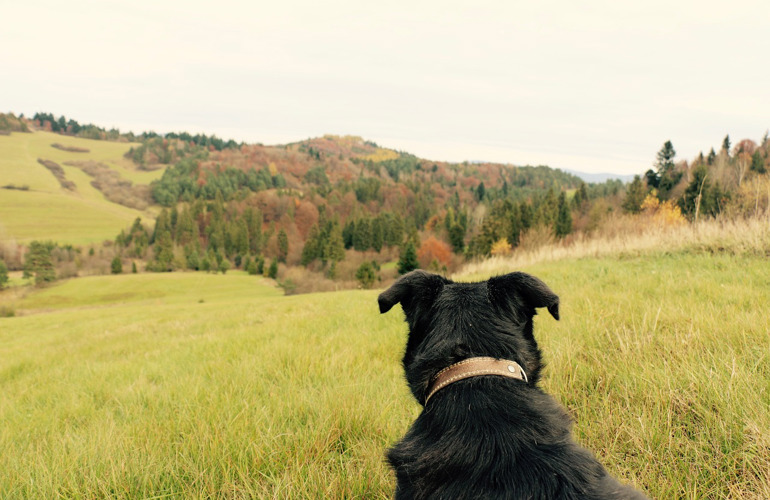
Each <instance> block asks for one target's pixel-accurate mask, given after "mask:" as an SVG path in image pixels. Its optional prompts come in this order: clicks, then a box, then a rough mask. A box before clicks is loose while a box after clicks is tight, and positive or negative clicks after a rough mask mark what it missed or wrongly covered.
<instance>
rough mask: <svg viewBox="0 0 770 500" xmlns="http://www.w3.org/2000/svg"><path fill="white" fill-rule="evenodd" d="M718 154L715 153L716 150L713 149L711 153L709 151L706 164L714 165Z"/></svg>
mask: <svg viewBox="0 0 770 500" xmlns="http://www.w3.org/2000/svg"><path fill="white" fill-rule="evenodd" d="M716 158H717V154H716V153H715V152H714V148H711V151H709V155H708V157H707V158H706V164H707V165H713V164H714V160H716Z"/></svg>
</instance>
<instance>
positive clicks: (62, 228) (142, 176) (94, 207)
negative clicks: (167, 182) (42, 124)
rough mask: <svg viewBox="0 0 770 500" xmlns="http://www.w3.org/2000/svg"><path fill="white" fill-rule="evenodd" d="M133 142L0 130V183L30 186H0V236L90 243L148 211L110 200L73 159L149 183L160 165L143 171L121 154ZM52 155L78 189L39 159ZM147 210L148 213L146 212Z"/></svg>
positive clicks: (8, 239) (49, 157) (15, 238)
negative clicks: (76, 149) (60, 179)
mask: <svg viewBox="0 0 770 500" xmlns="http://www.w3.org/2000/svg"><path fill="white" fill-rule="evenodd" d="M54 143H59V144H62V145H64V146H74V147H79V148H86V149H88V150H89V152H88V153H77V152H68V151H63V150H61V149H57V148H53V147H51V144H54ZM131 146H132V145H131V144H127V143H117V142H109V141H95V140H89V139H81V138H78V137H65V136H62V135H59V134H54V133H50V132H33V133H29V134H22V133H13V134H11V135H9V136H0V185H3V186H5V185H8V184H12V185H15V186H28V187H29V190H28V191H19V190H7V189H0V241H11V240H16V241H19V242H29V241H31V240H33V239H53V240H54V241H57V242H59V243H72V244H88V243H94V242H100V241H103V240H105V239H113V238H114V237H115V236H116V235H117V234H118V232H120V230H121V229H123V228H124V227H126V226H128V225H130V224H131V222H133V220H134V219H135V218H136V217H137V216H143V217H144V218H145V219H146V218H147V217H148V214H143V213H141V212H139V211H137V210H133V209H131V208H127V207H124V206H122V205H118V204H116V203H112V202H110V201H109V200H107V199H106V198H105V197H104V195H103V194H102V193H101V192H99V191H98V190H96V189H95V188H93V187H92V186H91V184H90V182H91V177H89V176H87V175H86V174H85V173H84V172H83V171H82V170H80V169H79V168H76V167H71V166H67V165H64V162H67V161H72V160H93V161H99V162H103V163H106V164H107V165H109V166H110V167H111V168H113V169H115V170H117V171H118V172H119V173H120V174H121V176H122V177H124V178H126V179H129V180H131V181H133V182H135V183H142V184H148V183H149V182H151V181H152V180H154V179H156V178H159V177H160V175H161V174H162V171H159V170H158V171H154V172H143V171H139V170H136V169H134V168H133V167H132V165H131V163H130V162H129V161H128V160H126V159H125V158H123V154H124V153H125V152H126V151H128V149H129V148H130V147H131ZM38 158H43V159H47V160H52V161H54V162H56V163H58V164H59V165H61V166H62V168H63V169H64V172H65V175H66V178H67V179H68V180H70V181H72V182H74V183H75V184H76V185H77V191H76V192H71V191H67V190H64V189H62V188H61V187H60V186H59V182H58V181H57V180H56V178H55V177H54V176H53V175H52V174H51V173H50V172H49V171H48V170H46V169H45V168H44V167H43V166H42V165H40V164H39V163H38V162H37V160H38ZM150 215H151V214H150Z"/></svg>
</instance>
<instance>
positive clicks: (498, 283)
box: [487, 272, 559, 320]
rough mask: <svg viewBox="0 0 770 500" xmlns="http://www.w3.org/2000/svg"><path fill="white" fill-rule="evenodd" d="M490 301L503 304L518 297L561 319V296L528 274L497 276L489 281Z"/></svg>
mask: <svg viewBox="0 0 770 500" xmlns="http://www.w3.org/2000/svg"><path fill="white" fill-rule="evenodd" d="M487 289H488V290H489V299H490V301H491V302H492V303H498V304H499V303H501V302H504V301H506V300H510V298H511V297H512V296H517V297H519V298H520V300H521V301H522V302H523V303H524V304H526V305H527V306H529V307H531V308H532V309H534V308H537V307H545V308H547V309H548V312H549V313H551V316H553V317H554V318H555V319H557V320H558V319H559V296H558V295H556V294H555V293H553V292H552V291H551V289H550V288H548V285H546V284H545V283H543V282H542V281H541V280H539V279H538V278H535V277H534V276H532V275H530V274H527V273H520V272H516V273H510V274H505V275H503V276H496V277H494V278H490V279H489V281H487Z"/></svg>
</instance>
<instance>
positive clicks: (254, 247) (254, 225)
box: [244, 207, 262, 255]
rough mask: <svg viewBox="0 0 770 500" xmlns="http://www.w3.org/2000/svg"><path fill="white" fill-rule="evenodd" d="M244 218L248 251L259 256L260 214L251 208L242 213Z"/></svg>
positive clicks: (260, 239)
mask: <svg viewBox="0 0 770 500" xmlns="http://www.w3.org/2000/svg"><path fill="white" fill-rule="evenodd" d="M244 217H245V219H246V229H247V230H248V234H249V251H250V252H251V253H252V254H254V255H259V253H260V252H261V251H262V212H260V211H259V210H257V209H256V208H253V207H252V208H250V209H248V210H246V212H244Z"/></svg>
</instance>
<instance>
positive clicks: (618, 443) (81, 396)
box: [0, 251, 770, 499]
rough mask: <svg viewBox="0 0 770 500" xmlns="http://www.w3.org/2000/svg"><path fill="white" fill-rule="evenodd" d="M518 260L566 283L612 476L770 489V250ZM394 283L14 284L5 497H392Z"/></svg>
mask: <svg viewBox="0 0 770 500" xmlns="http://www.w3.org/2000/svg"><path fill="white" fill-rule="evenodd" d="M506 270H511V269H506ZM523 270H526V271H528V272H531V273H533V274H535V275H537V276H540V277H541V278H543V279H544V280H545V281H546V282H547V283H548V284H549V285H550V286H551V287H552V288H553V289H554V290H555V291H556V292H557V293H559V294H560V296H561V299H562V307H561V311H562V320H561V321H560V322H556V321H554V320H553V319H552V318H551V317H550V316H548V315H540V316H538V317H537V318H536V335H537V336H538V338H539V341H540V343H541V347H542V348H543V351H544V355H545V360H546V362H547V364H548V365H547V369H546V372H545V376H544V380H545V382H544V384H545V388H546V389H547V390H548V391H549V392H551V393H552V394H553V395H554V396H555V397H556V398H557V399H558V400H559V401H561V402H562V403H563V404H564V405H565V406H566V407H567V408H568V409H569V411H570V413H571V414H572V415H573V416H574V417H575V420H576V424H575V435H576V437H577V439H578V440H579V441H580V442H581V443H583V444H585V445H586V446H587V447H589V448H590V449H591V450H593V451H594V452H595V453H596V454H597V455H598V456H599V458H600V459H601V461H602V462H603V463H604V464H606V466H607V467H608V469H609V470H610V471H611V472H612V473H613V474H615V475H617V476H619V477H620V478H622V479H623V480H624V481H626V482H629V483H632V484H635V485H636V486H638V487H640V488H642V489H644V490H645V491H646V492H647V493H648V494H649V495H651V496H652V497H653V498H693V499H695V498H770V486H769V485H770V433H769V432H768V429H770V411H768V408H770V338H769V336H768V332H769V331H770V318H769V317H768V314H767V311H768V308H767V304H768V303H770V270H769V269H768V265H767V258H766V256H764V255H758V254H754V253H742V254H738V255H733V254H728V253H721V254H709V253H705V252H696V253H693V252H686V251H677V252H669V253H664V252H649V253H646V254H644V255H636V256H633V255H626V256H621V257H607V256H604V257H601V258H593V257H591V258H571V259H561V260H558V261H552V262H547V263H542V264H535V265H530V266H526V267H525V268H523ZM377 293H378V292H377V291H347V292H336V293H326V294H313V295H300V296H290V297H284V296H281V294H280V292H279V291H278V290H277V289H276V288H274V287H273V286H272V285H271V282H269V281H266V280H262V279H258V278H254V277H249V276H246V275H243V274H237V273H229V274H227V275H225V276H222V275H207V274H202V273H184V274H183V273H177V274H164V275H156V274H144V275H143V274H140V275H122V276H110V277H93V278H81V279H76V280H71V281H68V282H64V283H61V284H58V285H56V286H53V287H51V288H48V289H44V290H40V291H34V292H32V293H28V294H26V295H24V294H20V293H19V290H18V289H15V290H14V291H6V292H4V293H3V294H1V295H0V303H3V302H5V303H6V305H8V304H10V305H12V307H14V308H15V309H16V313H17V317H14V318H5V319H0V421H2V422H3V425H2V426H0V449H1V450H3V453H2V454H0V497H2V498H12V499H13V498H104V497H109V498H249V497H255V498H387V497H389V496H390V495H391V494H392V491H393V486H394V482H393V478H392V475H391V473H390V471H389V470H388V468H387V466H386V465H385V463H384V460H383V452H384V450H385V449H386V448H387V447H388V446H389V445H390V444H392V443H393V442H394V441H396V440H397V439H399V437H400V436H401V435H402V434H403V433H404V432H405V431H406V429H407V427H408V426H409V424H410V422H411V421H412V420H413V419H414V418H415V416H416V415H417V413H418V406H417V405H416V403H414V401H412V399H411V396H410V395H409V393H408V391H407V388H406V386H405V382H404V380H403V375H402V372H401V368H400V357H401V353H402V351H403V348H404V343H405V324H404V323H403V316H402V314H401V311H400V308H396V309H394V310H393V311H392V312H391V313H389V314H386V315H380V314H378V310H377V305H376V296H377Z"/></svg>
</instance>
